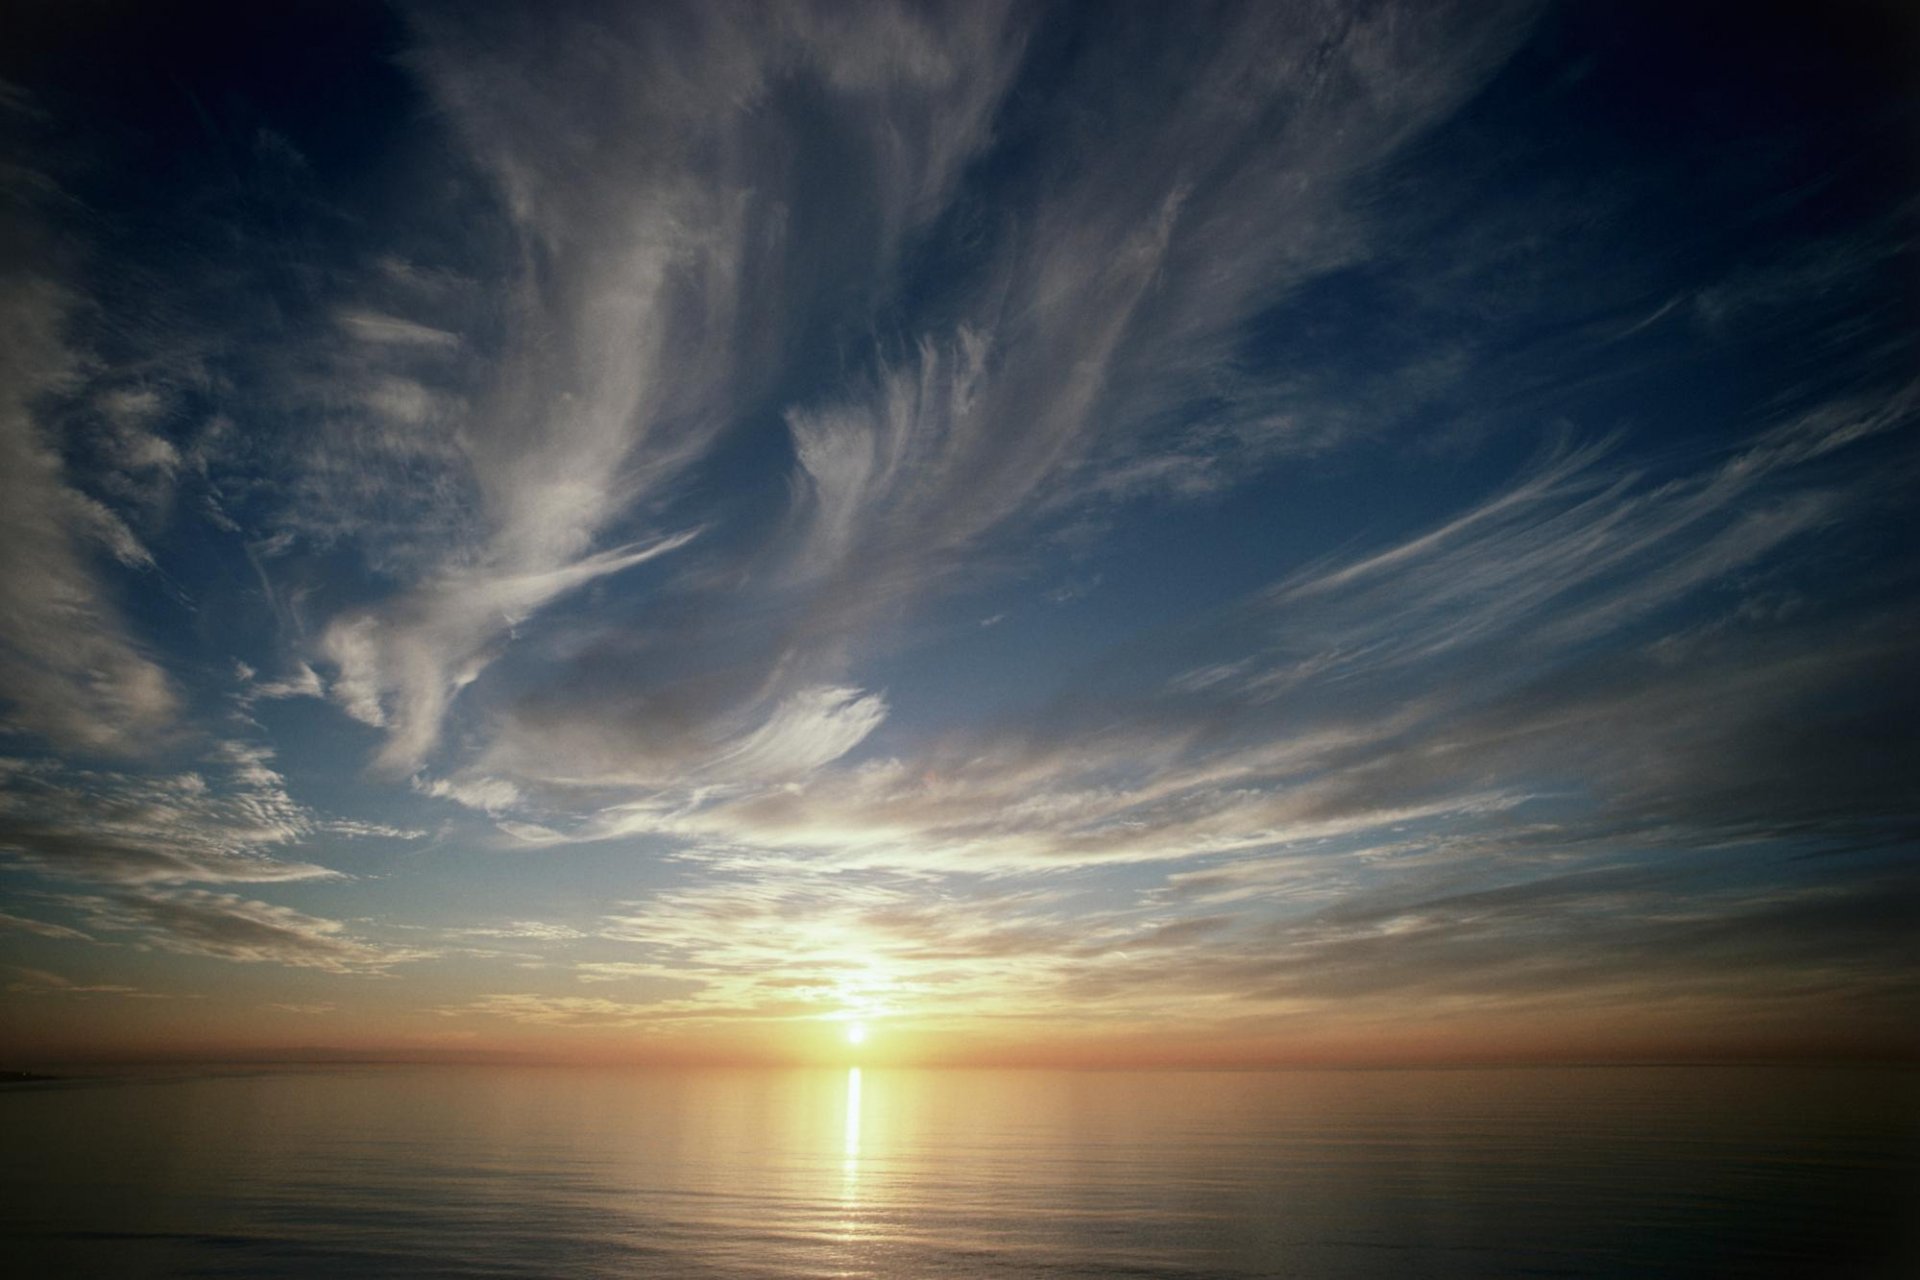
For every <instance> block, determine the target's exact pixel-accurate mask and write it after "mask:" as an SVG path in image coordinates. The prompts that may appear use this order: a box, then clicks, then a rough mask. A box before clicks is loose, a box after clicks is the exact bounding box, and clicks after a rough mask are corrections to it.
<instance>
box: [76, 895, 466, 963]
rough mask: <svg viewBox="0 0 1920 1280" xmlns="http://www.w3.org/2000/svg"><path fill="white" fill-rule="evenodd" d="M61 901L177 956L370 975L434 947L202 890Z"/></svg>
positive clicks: (107, 928)
mask: <svg viewBox="0 0 1920 1280" xmlns="http://www.w3.org/2000/svg"><path fill="white" fill-rule="evenodd" d="M61 901H62V903H63V904H64V905H66V906H67V907H69V908H71V909H72V910H75V911H78V912H80V913H81V915H82V917H83V918H84V919H85V920H86V921H87V923H88V925H89V926H90V927H91V928H93V929H94V930H95V931H96V932H98V933H100V934H102V935H104V936H106V937H110V938H111V937H124V938H128V939H131V940H133V941H136V942H138V943H139V944H142V945H145V946H149V947H154V948H157V949H159V950H162V951H168V952H172V953H174V954H176V955H184V956H200V957H205V958H208V959H214V960H231V961H237V962H240V963H244V964H261V963H269V964H280V965H288V966H291V967H294V968H301V969H320V970H324V971H326V972H329V973H341V974H346V973H362V974H364V973H376V974H377V973H383V972H385V971H386V970H387V969H388V968H390V967H391V966H393V965H396V964H405V963H408V962H410V961H417V960H422V959H426V958H428V957H429V956H431V955H432V954H433V953H432V952H430V951H425V950H421V949H419V948H408V947H391V946H381V945H378V944H375V943H371V942H367V941H365V940H363V939H359V938H356V937H354V936H353V935H352V934H350V933H348V932H347V931H346V926H345V925H344V924H343V923H341V922H340V921H338V920H328V919H324V918H322V917H319V916H312V915H308V914H306V913H304V912H300V911H295V910H293V909H292V908H291V907H282V906H275V905H273V904H272V903H267V902H260V901H257V900H255V899H251V898H243V897H241V896H240V895H238V894H233V893H218V892H214V891H212V890H206V889H161V888H131V889H125V890H120V891H117V892H114V893H108V894H68V895H64V896H63V897H62V898H61Z"/></svg>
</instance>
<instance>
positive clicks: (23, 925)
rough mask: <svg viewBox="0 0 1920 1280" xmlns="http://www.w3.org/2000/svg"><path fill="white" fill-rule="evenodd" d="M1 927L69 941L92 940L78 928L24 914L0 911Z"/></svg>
mask: <svg viewBox="0 0 1920 1280" xmlns="http://www.w3.org/2000/svg"><path fill="white" fill-rule="evenodd" d="M0 929H10V930H13V931H14V932H16V933H31V934H34V935H35V936H37V937H41V938H57V939H60V940H62V941H69V942H91V941H93V939H92V938H90V937H88V936H87V935H86V934H84V933H82V932H80V931H79V930H78V929H69V928H67V926H65V925H63V924H48V923H47V922H46V921H44V920H28V919H26V918H25V917H23V916H16V915H9V914H7V913H5V912H0Z"/></svg>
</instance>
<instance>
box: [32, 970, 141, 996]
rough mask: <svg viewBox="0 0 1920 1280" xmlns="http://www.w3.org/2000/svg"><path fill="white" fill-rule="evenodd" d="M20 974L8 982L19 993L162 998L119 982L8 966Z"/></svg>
mask: <svg viewBox="0 0 1920 1280" xmlns="http://www.w3.org/2000/svg"><path fill="white" fill-rule="evenodd" d="M8 967H9V968H11V969H12V970H13V972H15V973H17V974H19V975H20V977H19V978H17V979H16V980H14V981H12V982H9V983H8V984H7V990H8V991H11V992H14V993H15V994H18V995H29V996H130V997H134V998H137V999H148V1000H153V999H160V998H162V997H160V996H159V995H158V993H156V992H152V991H142V990H141V989H140V988H139V987H129V986H122V985H119V984H117V983H81V982H74V981H72V980H71V979H68V978H63V977H61V976H60V975H59V974H57V973H48V972H47V971H46V970H44V969H29V968H26V967H25V966H23V965H10V966H8Z"/></svg>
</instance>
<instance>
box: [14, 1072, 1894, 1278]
mask: <svg viewBox="0 0 1920 1280" xmlns="http://www.w3.org/2000/svg"><path fill="white" fill-rule="evenodd" d="M8 1259H12V1261H8ZM0 1271H4V1272H5V1274H7V1275H8V1276H19V1277H28V1276H31V1277H38V1276H103V1277H106V1276H111V1277H137V1276H244V1277H272V1276H346V1277H356V1278H364V1277H383V1276H395V1277H398V1276H406V1277H455V1276H459V1277H534V1276H541V1277H547V1276H552V1277H614V1276H619V1277H629V1276H742V1277H770V1278H773V1277H777V1278H779V1280H790V1278H796V1277H844V1276H884V1277H895V1276H898V1277H921V1276H925V1277H961V1276H966V1277H975V1276H978V1277H1024V1276H1035V1277H1038V1276H1085V1277H1098V1276H1115V1277H1123V1276H1135V1277H1140V1276H1155V1277H1160V1276H1164V1277H1252V1276H1301V1277H1320V1276H1332V1277H1340V1276H1395V1277H1449V1276H1747V1275H1784V1276H1815V1277H1845V1276H1889V1277H1893V1276H1913V1275H1920V1074H1916V1073H1915V1072H1913V1071H1910V1070H1903V1069H1896V1068H1869V1067H1852V1068H1811V1067H1786V1066H1769V1067H1737V1068H1736V1067H1586V1068H1562V1067H1555V1068H1527V1069H1499V1070H1487V1069H1470V1070H1469V1069H1460V1070H1425V1071H1398V1070H1392V1071H1389V1070H1352V1071H1318V1070H1315V1071H1263V1072H1207V1071H1187V1072H1179V1071H1168V1072H1121V1071H1112V1072H1101V1071H1078V1072H1069V1071H962V1070H951V1071H941V1070H882V1069H877V1068H871V1067H869V1068H865V1069H857V1068H854V1069H841V1070H832V1071H828V1070H808V1071H750V1070H739V1071H732V1070H715V1071H646V1070H631V1071H612V1070H609V1071H601V1070H584V1069H566V1068H497V1067H344V1068H342V1067H330V1068H312V1069H279V1070H272V1071H250V1072H249V1071H239V1070H229V1071H223V1072H197V1073H186V1072H181V1073H172V1074H166V1073H145V1074H120V1075H115V1076H109V1077H98V1078H82V1079H73V1080H61V1081H51V1082H42V1083H28V1084H19V1085H12V1086H8V1087H6V1088H4V1089H0Z"/></svg>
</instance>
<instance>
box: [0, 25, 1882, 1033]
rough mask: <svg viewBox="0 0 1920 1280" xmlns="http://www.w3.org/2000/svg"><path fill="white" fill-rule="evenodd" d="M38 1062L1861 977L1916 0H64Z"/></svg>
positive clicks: (17, 917)
mask: <svg viewBox="0 0 1920 1280" xmlns="http://www.w3.org/2000/svg"><path fill="white" fill-rule="evenodd" d="M13 21H14V22H15V24H16V25H17V33H16V34H17V38H15V39H11V40H9V41H7V42H5V43H6V44H7V45H8V46H9V48H10V52H8V53H7V54H6V55H4V65H0V113H3V115H4V136H5V145H6V160H5V164H6V168H5V170H4V174H5V183H6V188H7V193H8V197H9V198H8V201H7V204H6V206H5V211H4V215H3V216H4V222H3V223H0V226H4V236H0V243H3V244H4V260H3V261H0V267H3V268H4V270H3V271H0V308H3V309H4V325H5V332H6V334H7V340H6V341H5V342H4V343H0V362H3V363H4V376H3V377H0V463H3V464H4V465H0V485H3V486H4V495H5V501H4V503H0V507H3V508H4V509H3V510H0V531H3V532H4V537H0V600H3V601H4V609H0V755H4V757H5V758H4V761H0V787H3V788H4V789H3V790H0V859H4V862H0V866H4V874H3V875H0V895H3V896H4V898H5V901H4V903H0V925H4V926H6V927H5V929H4V931H0V938H4V943H0V945H4V947H5V952H4V956H0V959H4V961H5V963H6V964H7V966H8V969H7V975H6V981H5V982H4V983H3V984H0V985H4V986H5V988H6V990H5V995H4V1009H5V1013H4V1015H3V1016H4V1019H5V1023H4V1025H5V1026H6V1027H7V1030H8V1034H9V1037H10V1038H13V1039H15V1040H16V1042H17V1043H20V1044H24V1045H27V1046H29V1049H30V1051H32V1052H37V1053H40V1054H42V1055H44V1056H59V1055H61V1054H67V1055H72V1056H85V1055H88V1054H107V1053H123V1054H139V1053H157V1052H163V1051H164V1052H204V1053H216V1052H242V1051H245V1052H256V1051H258V1052H264V1051H282V1050H284V1051H292V1050H293V1049H295V1048H298V1047H301V1046H308V1047H312V1046H320V1047H338V1048H360V1049H380V1050H392V1051H396V1052H401V1051H405V1052H455V1051H472V1052H483V1051H484V1052H492V1051H499V1052H509V1051H511V1052H527V1053H543V1052H545V1053H553V1054H557V1055H561V1056H565V1055H567V1054H585V1053H591V1054H598V1055H602V1056H608V1055H611V1056H621V1055H630V1056H633V1057H635V1058H641V1059H644V1058H647V1057H649V1056H671V1055H674V1054H683V1055H696V1056H697V1055H700V1054H707V1055H710V1056H727V1055H746V1056H753V1055H760V1056H768V1055H772V1056H780V1055H781V1054H787V1055H789V1056H791V1055H794V1054H799V1055H801V1056H804V1055H805V1054H806V1053H809V1052H812V1051H813V1050H814V1048H816V1047H817V1046H818V1044H820V1043H823V1042H824V1037H826V1036H828V1034H829V1033H830V1032H831V1031H832V1029H833V1028H834V1027H835V1026H837V1025H838V1024H840V1023H842V1022H844V1021H846V1020H848V1019H853V1018H860V1019H866V1020H869V1021H870V1022H872V1024H873V1025H874V1026H876V1027H882V1026H884V1027H886V1028H889V1029H890V1030H889V1032H888V1034H887V1035H876V1036H875V1038H874V1045H875V1051H876V1052H880V1051H881V1050H882V1046H884V1044H886V1043H887V1042H888V1038H889V1036H891V1043H893V1044H894V1045H895V1046H896V1047H897V1052H898V1053H900V1054H901V1055H903V1056H916V1055H918V1056H921V1057H934V1058H937V1057H940V1056H942V1055H946V1056H949V1057H952V1056H965V1055H967V1054H974V1055H977V1056H987V1057H991V1056H993V1055H995V1054H999V1055H1001V1056H1006V1057H1020V1056H1022V1055H1028V1056H1032V1055H1036V1054H1038V1055H1043V1056H1044V1054H1046V1053H1059V1054H1064V1055H1065V1056H1068V1057H1072V1056H1074V1055H1076V1054H1078V1055H1081V1056H1083V1057H1090V1058H1091V1057H1098V1056H1099V1055H1100V1054H1103V1053H1105V1054H1111V1055H1117V1056H1119V1057H1125V1056H1128V1055H1132V1056H1135V1057H1139V1056H1143V1055H1144V1056H1157V1057H1165V1058H1169V1059H1179V1058H1181V1057H1182V1055H1183V1054H1184V1055H1186V1056H1188V1057H1191V1058H1193V1059H1194V1060H1201V1059H1206V1060H1226V1059H1245V1060H1255V1059H1276V1060H1277V1059H1284V1058H1286V1057H1288V1056H1289V1055H1294V1056H1299V1055H1303V1054H1312V1053H1319V1054H1324V1055H1331V1056H1336V1057H1337V1056H1341V1055H1346V1056H1350V1057H1357V1058H1365V1057H1369V1056H1383V1055H1384V1056H1393V1055H1401V1056H1408V1055H1412V1056H1419V1055H1420V1054H1422V1053H1427V1054H1434V1055H1442V1056H1445V1055H1456V1056H1459V1055H1466V1056H1471V1055H1472V1054H1473V1053H1475V1052H1481V1053H1486V1054H1495V1055H1497V1054H1499V1053H1514V1054H1543V1053H1555V1052H1578V1053H1599V1054H1604V1053H1609V1052H1617V1053H1627V1052H1636V1051H1646V1050H1647V1048H1648V1046H1667V1047H1672V1048H1675V1049H1676V1050H1684V1051H1687V1052H1729V1053H1732V1052H1747V1051H1760V1050H1762V1049H1764V1050H1767V1051H1773V1050H1776V1049H1781V1048H1793V1047H1795V1046H1799V1047H1802V1048H1804V1049H1806V1050H1807V1051H1810V1052H1811V1051H1827V1050H1830V1049H1832V1048H1833V1047H1834V1046H1843V1047H1851V1048H1859V1049H1866V1050H1873V1051H1884V1050H1885V1049H1886V1048H1887V1047H1888V1046H1890V1045H1903V1044H1905V1045H1909V1046H1910V1039H1909V1037H1910V1031H1909V1030H1908V1028H1910V1026H1911V1025H1912V1016H1913V1013H1914V1012H1915V1010H1914V996H1915V978H1916V956H1915V953H1914V949H1913V946H1912V943H1911V941H1910V935H1911V932H1912V930H1911V926H1912V923H1913V921H1914V920H1915V918H1916V914H1917V913H1916V907H1917V906H1920V893H1917V889H1920V885H1917V884H1916V878H1915V873H1914V869H1913V863H1912V852H1913V848H1914V841H1915V835H1916V822H1915V819H1916V809H1915V803H1914V801H1915V791H1914V786H1913V782H1912V779H1913V778H1914V777H1915V776H1917V771H1916V765H1917V764H1920V752H1916V749H1915V739H1914V732H1913V724H1914V722H1915V713H1916V711H1920V696H1917V695H1920V684H1917V683H1916V679H1915V676H1914V675H1913V672H1914V671H1915V670H1916V669H1920V667H1916V664H1915V663H1914V652H1913V651H1914V638H1915V632H1914V629H1915V614H1914V609H1913V604H1912V601H1913V600H1914V598H1915V594H1914V586H1915V571H1916V568H1917V567H1920V564H1917V561H1916V555H1915V543H1914V538H1913V535H1912V532H1911V527H1912V519H1911V506H1912V502H1911V498H1910V496H1909V495H1910V494H1911V493H1912V491H1913V485H1914V481H1915V478H1916V474H1915V473H1916V461H1917V455H1916V450H1915V437H1914V430H1913V428H1914V423H1915V418H1916V411H1917V410H1920V369H1916V365H1915V361H1914V358H1913V351H1914V343H1913V339H1914V331H1915V317H1916V301H1917V299H1916V295H1915V288H1914V283H1915V279H1916V275H1915V270H1914V261H1913V256H1912V247H1911V246H1912V243H1913V237H1914V232H1915V217H1916V211H1917V210H1920V204H1917V203H1916V194H1917V193H1916V188H1915V183H1914V180H1913V179H1914V176H1915V174H1914V164H1913V157H1914V156H1915V155H1916V154H1920V152H1916V149H1915V144H1916V142H1920V138H1917V137H1916V105H1917V104H1916V101H1915V98H1914V95H1913V92H1912V89H1911V87H1910V84H1909V83H1908V81H1909V79H1910V77H1908V76H1907V75H1906V73H1905V69H1906V68H1907V67H1909V66H1910V65H1911V63H1910V60H1909V56H1910V54H1911V53H1912V51H1913V50H1914V47H1915V31H1914V28H1913V25H1912V23H1911V22H1910V21H1906V20H1903V19H1901V18H1899V17H1898V15H1897V13H1896V12H1895V10H1894V9H1893V8H1892V7H1878V6H1863V5H1846V6H1841V7H1840V8H1838V9H1835V10H1833V11H1830V12H1829V11H1824V10H1823V11H1821V12H1819V13H1815V12H1812V11H1810V10H1800V11H1795V10H1793V9H1791V8H1788V9H1777V8H1776V7H1773V6H1753V5H1740V6H1716V5H1697V6H1686V7H1684V8H1683V10H1682V11H1680V12H1677V13H1676V12H1673V11H1671V7H1669V6H1657V5H1647V6H1641V5H1614V4H1609V5H1579V4H1574V5H1560V6H1556V5H1526V4H1513V5H1496V4H1469V5H1457V6H1446V5H1426V4H1420V5H1395V4H1386V3H1382V4H1333V3H1328V4H1318V5H1300V6H1262V5H1255V6H1233V5H1223V6H1210V5H1209V6H1177V7H1176V6H1155V5H1118V6H1071V5H1057V6H1048V5H1036V4H1006V5H1000V4H990V3H970V4H958V5H894V4H877V3H876V4H863V5H849V4H832V5H806V4H797V3H796V4H784V5H753V6H749V5H737V6H734V5H716V4H701V5H685V6H682V5H671V4H660V5H644V6H617V5H597V6H596V5H560V6H540V7H537V8H529V7H525V6H513V5H489V4H479V5H471V4H466V5H448V6H438V5H417V6H416V5H398V6H393V7H358V6H352V5H333V6H321V7H315V8H311V9H308V8H294V9H292V10H288V11H279V10H274V11H260V10H255V9H246V8H224V7H208V6H197V7H195V8H194V9H193V10H192V11H191V12H188V13H185V14H177V13H167V14H159V13H153V12H146V11H142V10H140V9H137V8H132V7H121V6H114V5H100V6H94V7H91V8H88V7H84V6H83V7H82V8H80V9H72V8H60V9H55V8H52V7H45V6H42V7H35V8H32V9H30V10H29V11H28V12H27V13H25V14H24V15H22V16H20V17H19V18H17V19H14V20H13Z"/></svg>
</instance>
